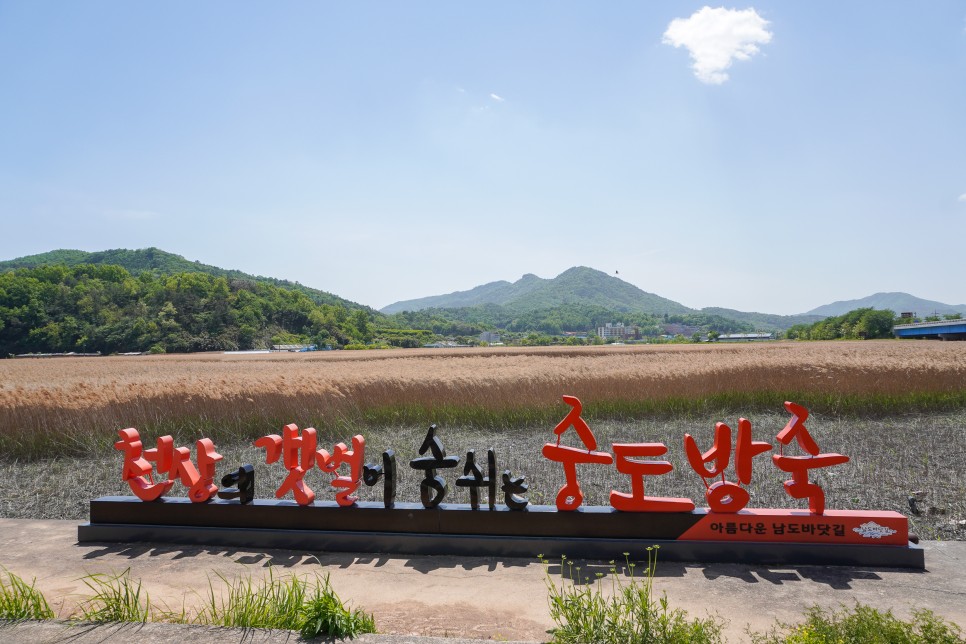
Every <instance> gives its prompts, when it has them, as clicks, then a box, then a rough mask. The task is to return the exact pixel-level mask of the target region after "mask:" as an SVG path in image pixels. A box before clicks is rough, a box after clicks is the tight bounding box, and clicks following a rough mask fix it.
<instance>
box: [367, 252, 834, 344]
mask: <svg viewBox="0 0 966 644" xmlns="http://www.w3.org/2000/svg"><path fill="white" fill-rule="evenodd" d="M567 304H585V305H595V306H600V307H603V308H606V309H609V310H611V311H614V312H615V314H618V315H619V314H620V313H648V314H650V315H658V316H660V315H664V314H665V313H667V314H668V315H686V314H688V313H705V314H708V315H720V316H722V317H726V318H730V319H732V320H737V321H739V322H745V323H748V324H751V325H752V326H754V327H755V328H756V329H761V330H766V331H779V330H783V329H787V328H789V327H791V326H793V325H795V324H810V323H812V322H817V321H818V320H820V319H822V318H821V317H819V316H816V315H775V314H769V313H747V312H744V311H735V310H733V309H723V308H715V307H708V308H704V309H700V310H698V309H692V308H689V307H687V306H685V305H683V304H681V303H679V302H675V301H673V300H669V299H667V298H664V297H661V296H659V295H655V294H653V293H648V292H647V291H644V290H641V289H639V288H638V287H636V286H634V285H633V284H629V283H628V282H625V281H624V280H622V279H620V278H618V277H615V276H613V275H608V274H607V273H604V272H603V271H599V270H596V269H593V268H587V267H586V266H577V267H574V268H570V269H568V270H566V271H564V272H563V273H561V274H560V275H558V276H557V277H554V278H552V279H542V278H540V277H537V276H536V275H533V274H531V273H528V274H526V275H524V276H523V277H521V278H520V279H519V280H517V281H516V282H507V281H499V282H490V283H488V284H483V285H482V286H477V287H476V288H472V289H470V290H468V291H456V292H455V293H448V294H446V295H433V296H430V297H423V298H418V299H414V300H405V301H402V302H396V303H394V304H390V305H389V306H387V307H385V308H383V309H382V312H383V313H390V314H391V313H399V312H402V311H420V310H423V309H458V308H467V307H470V308H472V307H483V306H487V305H498V306H504V307H507V308H512V309H513V310H516V311H520V312H532V311H538V310H542V309H549V308H553V307H558V306H564V305H567ZM615 321H616V320H615Z"/></svg>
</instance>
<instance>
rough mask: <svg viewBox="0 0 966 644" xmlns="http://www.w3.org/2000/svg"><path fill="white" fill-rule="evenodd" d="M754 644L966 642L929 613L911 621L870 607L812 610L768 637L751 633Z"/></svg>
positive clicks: (957, 631) (918, 614)
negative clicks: (798, 621) (799, 621)
mask: <svg viewBox="0 0 966 644" xmlns="http://www.w3.org/2000/svg"><path fill="white" fill-rule="evenodd" d="M748 635H749V636H750V637H751V640H752V642H754V643H755V644H780V643H781V644H826V643H829V644H832V643H838V642H862V643H863V644H914V643H919V642H926V643H929V644H961V643H962V642H966V640H964V639H963V637H962V631H961V630H960V628H959V627H958V626H957V625H955V624H951V623H948V622H945V621H943V619H942V618H941V617H938V616H937V615H936V614H934V613H933V612H932V611H930V610H918V611H915V612H914V613H913V617H912V619H911V620H909V621H902V620H900V619H898V618H897V617H896V616H895V615H893V614H892V611H889V610H887V611H885V612H881V611H879V610H877V609H875V608H872V607H871V606H865V605H863V604H856V605H855V608H851V609H850V608H842V609H841V610H838V611H834V610H828V611H827V610H825V609H822V608H819V607H818V606H813V607H812V608H810V609H809V610H808V612H806V614H805V621H803V622H801V623H799V624H784V623H779V624H778V625H776V626H775V627H774V628H772V629H771V630H770V631H768V632H767V633H753V632H749V633H748Z"/></svg>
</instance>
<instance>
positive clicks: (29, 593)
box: [0, 570, 54, 621]
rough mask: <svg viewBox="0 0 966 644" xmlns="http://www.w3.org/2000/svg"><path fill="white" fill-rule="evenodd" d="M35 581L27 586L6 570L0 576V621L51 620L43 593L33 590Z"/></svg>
mask: <svg viewBox="0 0 966 644" xmlns="http://www.w3.org/2000/svg"><path fill="white" fill-rule="evenodd" d="M36 582H37V580H36V579H34V580H32V581H31V582H30V583H29V584H28V583H27V582H25V581H24V580H23V579H21V578H20V577H18V576H17V575H15V574H13V573H12V572H9V571H7V570H4V571H3V574H2V575H0V619H6V620H11V621H14V620H20V619H53V618H54V611H52V610H51V609H50V605H49V604H48V603H47V599H46V598H45V597H44V595H43V593H41V592H40V591H39V590H37V589H36V588H34V584H35V583H36Z"/></svg>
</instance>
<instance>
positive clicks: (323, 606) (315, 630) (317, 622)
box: [299, 575, 376, 639]
mask: <svg viewBox="0 0 966 644" xmlns="http://www.w3.org/2000/svg"><path fill="white" fill-rule="evenodd" d="M322 581H323V583H322V585H321V586H320V585H318V584H316V586H315V593H314V594H313V595H312V597H311V598H310V599H309V600H308V602H306V603H305V605H304V606H303V607H302V626H301V628H300V629H299V632H300V634H301V635H302V637H303V638H305V639H309V638H312V637H318V636H319V635H325V636H327V637H339V638H345V637H355V636H356V635H361V634H363V633H375V632H376V622H375V620H374V619H373V617H372V614H371V613H366V612H365V611H363V610H361V609H359V608H357V609H355V610H349V609H348V608H347V607H346V606H345V604H343V603H342V600H341V599H339V596H338V595H337V594H336V593H335V590H333V589H332V586H331V585H330V584H329V576H328V575H326V576H325V577H324V578H323V580H322Z"/></svg>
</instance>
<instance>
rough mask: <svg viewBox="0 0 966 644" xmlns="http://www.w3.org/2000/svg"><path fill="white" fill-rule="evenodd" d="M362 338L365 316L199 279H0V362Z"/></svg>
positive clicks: (232, 282) (271, 290)
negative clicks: (40, 355) (1, 358)
mask: <svg viewBox="0 0 966 644" xmlns="http://www.w3.org/2000/svg"><path fill="white" fill-rule="evenodd" d="M372 338H373V330H372V328H371V325H370V314H369V313H368V312H367V311H365V310H363V309H356V310H355V311H352V312H350V311H349V310H348V309H347V308H345V307H343V306H340V305H334V304H318V303H316V302H314V301H313V300H312V299H310V298H309V297H308V296H307V295H305V294H304V293H301V292H299V291H294V290H291V289H285V288H281V287H278V286H273V285H271V284H265V283H262V282H255V281H250V280H241V279H229V278H227V277H215V276H213V275H209V274H207V273H203V272H192V273H176V274H173V275H155V274H153V273H152V272H148V271H145V272H142V273H140V274H139V275H137V276H135V275H132V274H131V273H130V272H128V271H127V270H125V269H124V268H122V267H120V266H111V265H106V266H105V265H91V264H78V265H76V266H71V267H69V266H65V265H44V266H39V267H37V268H22V269H17V270H14V271H8V272H6V273H0V355H7V354H19V353H30V352H72V351H73V352H84V353H93V352H98V351H99V352H102V353H114V352H130V351H153V352H156V353H163V352H191V351H211V350H236V349H253V348H267V346H268V345H269V344H271V343H273V342H279V343H288V342H300V341H313V342H315V343H317V344H322V345H324V344H327V343H331V344H335V345H344V344H349V343H351V342H369V341H370V340H372Z"/></svg>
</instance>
